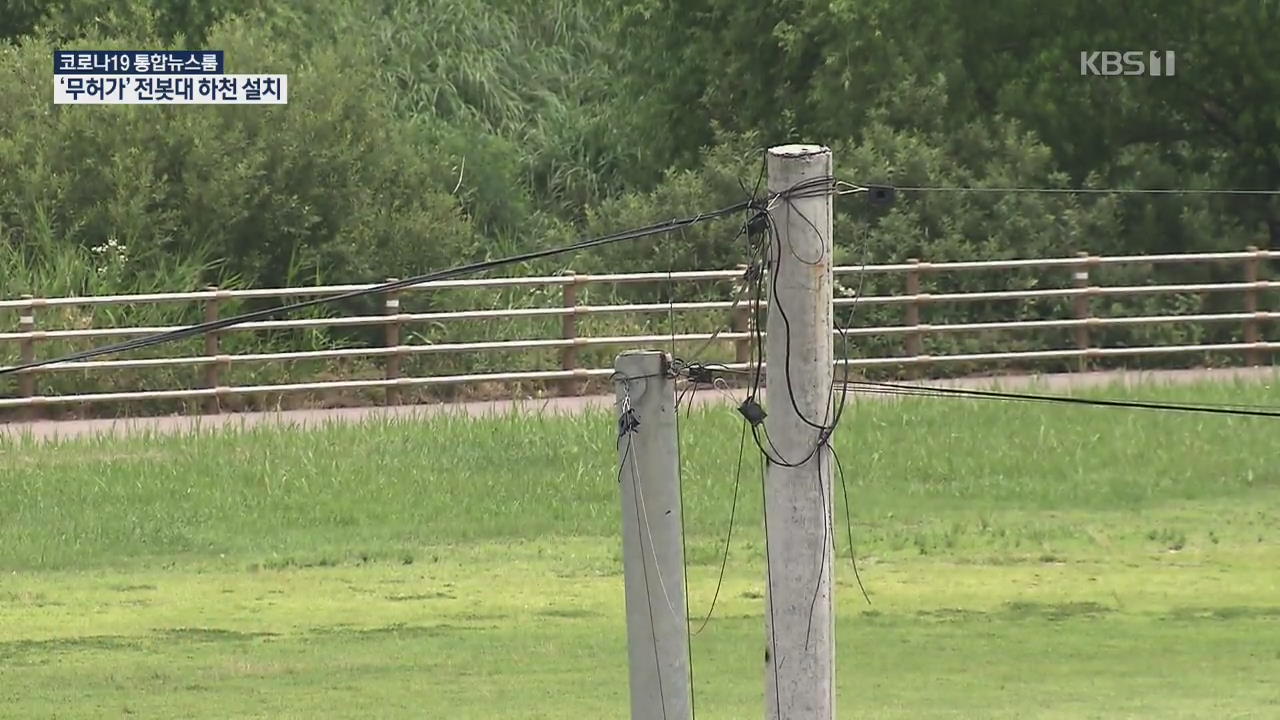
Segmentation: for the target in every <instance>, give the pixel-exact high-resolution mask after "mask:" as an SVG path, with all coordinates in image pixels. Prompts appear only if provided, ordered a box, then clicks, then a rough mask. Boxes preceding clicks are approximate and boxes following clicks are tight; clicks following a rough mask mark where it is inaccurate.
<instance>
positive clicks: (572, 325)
mask: <svg viewBox="0 0 1280 720" xmlns="http://www.w3.org/2000/svg"><path fill="white" fill-rule="evenodd" d="M565 275H566V276H567V277H568V278H569V281H568V282H566V283H564V284H563V285H561V286H560V290H561V297H562V300H563V303H562V304H563V306H564V307H565V308H566V309H567V310H568V312H566V313H565V314H564V315H562V316H561V317H560V338H561V339H562V340H569V341H573V340H577V339H578V313H577V307H578V276H577V275H575V274H574V272H573V271H572V270H570V271H569V272H567V273H565ZM560 369H561V370H577V369H578V346H577V345H576V344H569V345H565V346H564V347H562V348H560ZM560 394H561V395H577V394H578V383H577V380H575V379H574V378H566V379H564V380H562V381H561V382H560Z"/></svg>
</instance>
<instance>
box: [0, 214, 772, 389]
mask: <svg viewBox="0 0 1280 720" xmlns="http://www.w3.org/2000/svg"><path fill="white" fill-rule="evenodd" d="M753 204H754V201H752V200H744V201H741V202H737V203H734V204H733V205H729V206H727V207H723V208H720V209H719V210H712V211H710V212H702V213H698V214H697V215H693V216H690V217H684V218H676V219H673V220H667V221H664V222H659V223H654V224H652V225H646V226H644V227H640V228H634V229H631V230H624V231H622V232H617V233H613V234H610V235H603V236H600V237H595V238H590V239H588V240H582V241H580V242H577V243H573V244H570V245H562V246H558V247H553V248H545V249H542V250H533V251H530V252H526V253H521V254H518V255H512V256H509V257H504V258H496V259H493V260H484V261H480V262H474V263H469V264H466V265H459V266H456V267H452V268H446V269H444V270H437V271H434V272H430V273H425V274H422V275H417V276H415V277H410V278H405V279H403V280H396V281H393V282H386V283H382V284H379V285H374V286H372V287H368V288H362V289H359V290H351V291H348V292H344V293H340V294H338V295H329V296H326V297H318V298H312V299H310V300H303V301H300V302H295V303H289V304H285V305H279V306H276V307H270V308H264V309H262V310H255V311H253V312H248V313H244V314H241V315H235V316H232V317H227V318H222V319H219V320H212V321H209V322H203V323H198V324H195V325H191V326H188V327H183V328H178V329H177V330H169V331H166V332H161V333H155V334H152V335H146V336H144V337H141V338H136V339H134V340H128V341H125V342H121V343H114V344H111V345H104V346H100V347H96V348H91V349H89V350H83V351H81V352H76V353H71V354H69V355H64V356H62V357H56V358H50V359H47V360H39V361H36V362H30V363H24V364H21V365H13V366H9V367H0V375H9V374H12V373H17V372H21V371H24V370H30V369H33V368H38V367H44V366H45V365H53V364H55V363H63V362H74V361H77V360H88V359H90V358H95V357H100V356H103V355H111V354H115V353H121V352H127V351H130V350H139V349H142V348H146V347H151V346H153V345H160V344H162V343H168V342H176V341H178V340H184V339H186V338H190V337H196V336H200V335H204V334H206V333H210V332H214V331H217V330H223V329H226V328H229V327H234V326H236V325H240V324H243V323H246V322H252V321H255V320H262V319H267V318H271V317H273V316H275V315H279V314H284V313H289V312H294V311H297V310H302V309H304V308H309V307H315V306H318V305H327V304H331V303H336V302H340V301H342V300H350V299H353V298H358V297H364V296H369V295H382V294H385V293H389V292H392V291H395V290H399V289H402V288H407V287H411V286H414V285H417V284H419V283H424V282H432V281H436V280H448V279H452V278H456V277H459V276H462V275H470V274H473V273H479V272H484V271H487V270H493V269H496V268H500V267H503V266H506V265H514V264H517V263H522V262H528V261H531V260H541V259H543V258H549V257H554V256H557V255H565V254H568V253H574V252H579V251H582V250H587V249H591V248H597V247H603V246H605V245H612V244H615V243H619V242H622V241H624V240H636V239H640V238H644V237H649V236H653V235H660V234H663V233H669V232H673V231H675V230H680V229H683V228H687V227H690V226H693V225H696V224H698V223H701V222H706V221H709V220H715V219H718V218H722V217H725V216H728V215H732V214H734V213H738V212H742V211H744V210H748V209H751V208H752V207H753Z"/></svg>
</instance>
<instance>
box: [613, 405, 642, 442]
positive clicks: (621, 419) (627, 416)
mask: <svg viewBox="0 0 1280 720" xmlns="http://www.w3.org/2000/svg"><path fill="white" fill-rule="evenodd" d="M639 427H640V418H638V417H636V411H635V408H627V409H626V410H623V411H622V414H621V415H619V416H618V437H619V438H621V437H623V436H625V435H627V434H629V433H633V432H635V431H636V430H637V429H638V428H639Z"/></svg>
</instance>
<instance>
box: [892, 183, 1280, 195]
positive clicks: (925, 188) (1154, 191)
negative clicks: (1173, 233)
mask: <svg viewBox="0 0 1280 720" xmlns="http://www.w3.org/2000/svg"><path fill="white" fill-rule="evenodd" d="M892 187H895V188H896V189H898V190H902V191H904V192H956V193H1038V194H1053V195H1280V190H1250V189H1235V188H1228V189H1215V188H1043V187H964V186H953V187H946V186H938V185H933V186H929V185H895V186H892Z"/></svg>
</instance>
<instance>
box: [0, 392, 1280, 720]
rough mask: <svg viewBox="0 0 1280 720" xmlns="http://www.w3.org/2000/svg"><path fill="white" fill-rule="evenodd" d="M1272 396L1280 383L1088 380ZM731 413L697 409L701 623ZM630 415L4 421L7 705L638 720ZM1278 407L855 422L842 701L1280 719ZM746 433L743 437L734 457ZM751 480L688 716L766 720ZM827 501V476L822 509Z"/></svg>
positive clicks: (844, 447)
mask: <svg viewBox="0 0 1280 720" xmlns="http://www.w3.org/2000/svg"><path fill="white" fill-rule="evenodd" d="M1094 394H1097V395H1104V396H1107V397H1142V398H1155V399H1160V400H1170V401H1195V402H1205V403H1248V404H1253V405H1273V406H1280V388H1278V387H1277V386H1276V385H1274V384H1273V385H1269V386H1268V385H1262V384H1235V385H1216V386H1199V387H1181V388H1157V387H1151V388H1138V389H1132V390H1127V391H1120V390H1116V389H1113V390H1108V391H1099V392H1098V393H1094ZM738 420H739V417H738V416H737V415H736V413H735V412H733V410H732V408H729V407H713V408H705V409H700V410H695V411H694V412H693V413H692V415H691V416H689V417H685V416H683V415H682V426H681V429H682V437H683V445H682V457H683V461H684V482H685V497H686V515H687V525H688V535H689V538H688V559H689V563H690V569H689V577H690V588H689V590H690V600H691V606H692V614H694V615H695V616H696V617H695V621H694V622H695V627H696V626H697V625H698V624H700V621H701V615H703V614H705V613H706V611H707V608H708V606H709V605H710V602H711V598H712V595H713V593H714V591H715V588H716V580H717V576H718V574H719V570H720V564H721V557H722V552H723V548H724V538H725V532H726V530H727V528H728V520H729V514H730V505H731V500H732V497H733V490H734V487H733V467H734V461H735V459H736V454H737V449H738V440H739V437H740V436H739V432H740V425H739V424H738ZM615 432H616V423H615V420H614V419H613V418H612V417H610V416H609V415H608V414H607V413H601V412H594V413H587V414H584V415H581V416H573V417H564V416H546V417H497V418H488V419H479V420H477V419H465V418H455V417H438V418H434V419H430V420H425V421H414V422H407V421H405V422H372V423H365V424H361V425H351V426H332V427H326V428H321V429H315V430H308V431H296V430H290V429H286V428H274V429H273V428H257V429H252V430H245V431H225V432H217V433H205V434H190V435H181V436H151V437H144V436H135V437H129V438H124V439H119V438H117V439H109V440H108V439H99V440H94V439H89V440H76V441H68V442H63V443H37V442H34V441H25V440H21V439H12V438H9V439H0V717H14V718H41V717H59V718H64V717H65V718H85V717H111V718H117V717H157V718H172V717H209V718H225V717H261V718H289V717H307V718H318V717H319V718H329V717H335V718H336V717H341V718H369V717H379V718H381V717H404V718H423V717H427V718H437V717H438V718H475V719H480V718H572V719H574V720H584V719H588V718H624V717H626V715H627V711H628V700H627V697H628V696H627V669H626V635H625V622H624V613H623V604H622V603H623V591H622V574H621V559H620V555H621V553H620V544H621V543H620V537H619V534H618V533H619V526H620V519H619V510H618V498H617V470H616V464H615V463H616V461H617V453H616V450H615V446H614V435H615ZM1277 438H1280V419H1270V418H1238V417H1222V416H1212V415H1189V414H1175V413H1166V412H1154V411H1140V410H1120V409H1097V408H1080V407H1066V406H1051V405H1043V404H1016V403H1003V402H989V401H988V402H976V401H968V400H955V399H932V398H905V399H899V400H894V401H884V400H874V401H862V402H858V403H857V404H856V405H854V406H851V407H850V409H849V411H848V413H847V416H846V419H845V424H844V425H843V426H842V427H841V429H840V431H839V432H838V433H837V435H836V439H835V444H836V447H837V449H838V451H839V453H840V455H841V459H842V461H843V464H844V467H845V470H846V472H847V484H848V493H849V497H850V500H851V504H852V508H851V510H852V514H853V527H852V530H853V540H854V544H855V546H856V547H855V550H856V554H857V558H858V563H859V568H860V570H861V575H862V580H863V582H864V583H865V585H866V587H867V591H868V592H869V594H870V597H871V603H870V604H869V605H868V604H867V603H866V602H865V601H864V600H863V598H862V595H861V593H860V592H859V590H858V588H857V585H856V584H855V582H854V578H853V573H852V571H851V568H850V561H849V557H848V552H849V549H848V547H847V543H848V540H847V536H846V534H845V528H844V507H843V505H842V504H840V505H837V507H836V514H837V516H838V518H839V519H838V526H839V532H838V534H837V539H838V546H839V551H840V553H841V555H842V560H841V564H840V565H838V566H837V567H836V575H837V583H838V600H837V602H838V606H839V615H838V629H837V633H838V673H839V686H838V695H839V707H840V716H841V717H849V718H854V717H857V718H863V717H869V718H1091V717H1097V718H1275V717H1280V683H1277V682H1276V678H1278V677H1280V452H1278V449H1277ZM749 445H750V444H749V443H748V446H749ZM759 482H760V481H759V470H758V465H757V462H756V460H755V457H754V455H750V456H749V457H748V459H747V461H746V463H745V465H744V471H743V473H742V483H741V488H740V492H739V497H738V508H737V518H738V523H737V526H736V527H735V529H734V534H733V542H732V545H731V551H730V553H729V556H728V564H727V568H728V569H727V572H726V576H725V580H724V586H723V588H722V589H721V591H720V595H719V600H718V602H717V604H716V608H715V614H714V615H713V617H712V618H711V620H710V622H709V623H707V625H706V628H705V630H703V631H702V632H701V633H700V634H699V635H697V636H696V637H695V638H694V640H693V648H694V666H695V685H696V690H697V694H696V699H697V715H698V717H700V718H753V717H760V716H762V715H763V712H764V710H763V699H762V695H763V683H764V666H763V655H764V623H763V614H762V613H763V609H764V599H763V590H764V566H763V548H762V539H761V531H760V485H759ZM839 496H840V492H839V489H837V497H839Z"/></svg>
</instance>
